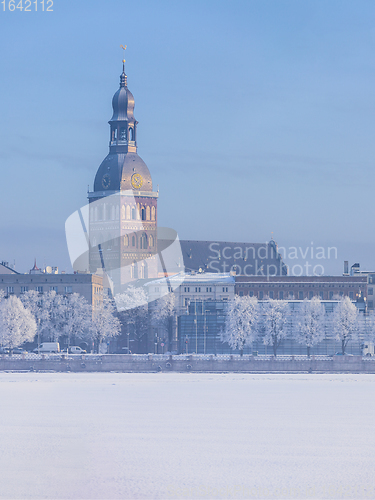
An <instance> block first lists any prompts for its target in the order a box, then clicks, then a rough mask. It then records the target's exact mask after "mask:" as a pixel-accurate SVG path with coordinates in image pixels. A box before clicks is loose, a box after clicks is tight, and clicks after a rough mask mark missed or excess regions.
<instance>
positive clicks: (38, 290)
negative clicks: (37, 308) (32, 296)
mask: <svg viewBox="0 0 375 500" xmlns="http://www.w3.org/2000/svg"><path fill="white" fill-rule="evenodd" d="M35 290H36V291H37V292H39V293H43V287H42V286H36V287H35Z"/></svg>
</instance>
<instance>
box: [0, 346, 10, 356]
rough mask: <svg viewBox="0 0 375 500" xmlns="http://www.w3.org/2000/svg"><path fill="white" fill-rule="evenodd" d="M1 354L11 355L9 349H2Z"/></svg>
mask: <svg viewBox="0 0 375 500" xmlns="http://www.w3.org/2000/svg"><path fill="white" fill-rule="evenodd" d="M0 354H9V347H0Z"/></svg>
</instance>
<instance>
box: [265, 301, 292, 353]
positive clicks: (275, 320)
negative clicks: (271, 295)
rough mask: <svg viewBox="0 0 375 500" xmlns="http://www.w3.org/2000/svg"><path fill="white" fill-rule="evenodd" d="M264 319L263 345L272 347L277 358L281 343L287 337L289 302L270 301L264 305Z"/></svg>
mask: <svg viewBox="0 0 375 500" xmlns="http://www.w3.org/2000/svg"><path fill="white" fill-rule="evenodd" d="M261 314H262V319H263V326H264V336H263V343H264V344H265V345H272V349H273V354H274V356H275V357H276V355H277V349H278V348H279V346H280V344H281V341H282V340H283V339H284V338H285V337H286V336H287V333H288V332H287V319H288V315H289V307H288V302H287V301H285V300H274V299H269V300H267V301H266V302H263V303H262V310H261Z"/></svg>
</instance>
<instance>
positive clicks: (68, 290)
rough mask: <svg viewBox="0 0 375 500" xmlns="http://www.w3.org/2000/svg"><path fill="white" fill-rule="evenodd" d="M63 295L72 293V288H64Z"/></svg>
mask: <svg viewBox="0 0 375 500" xmlns="http://www.w3.org/2000/svg"><path fill="white" fill-rule="evenodd" d="M65 293H73V287H71V286H66V287H65Z"/></svg>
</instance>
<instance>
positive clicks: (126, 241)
mask: <svg viewBox="0 0 375 500" xmlns="http://www.w3.org/2000/svg"><path fill="white" fill-rule="evenodd" d="M128 246H129V236H128V235H127V234H125V236H124V247H128Z"/></svg>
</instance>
